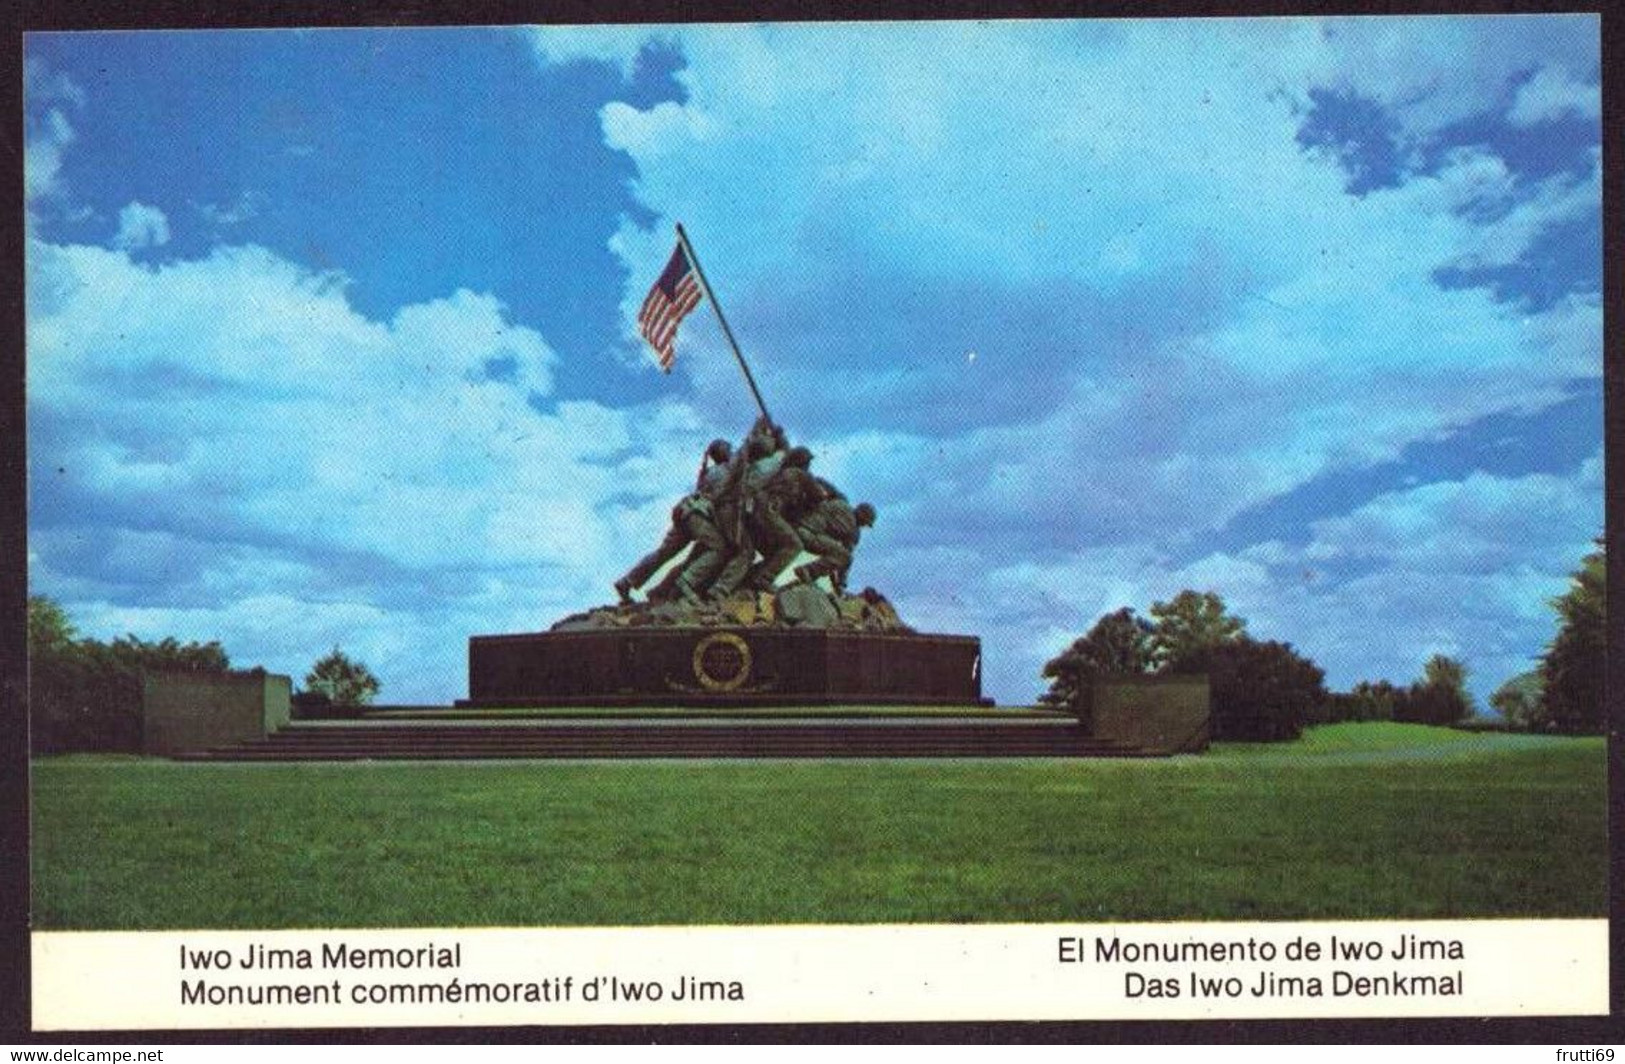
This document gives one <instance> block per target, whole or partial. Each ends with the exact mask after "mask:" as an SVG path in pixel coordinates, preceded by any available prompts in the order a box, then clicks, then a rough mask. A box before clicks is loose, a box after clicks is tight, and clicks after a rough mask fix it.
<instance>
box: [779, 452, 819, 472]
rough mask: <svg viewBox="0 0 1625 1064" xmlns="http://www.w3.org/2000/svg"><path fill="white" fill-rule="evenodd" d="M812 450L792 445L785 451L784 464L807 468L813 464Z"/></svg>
mask: <svg viewBox="0 0 1625 1064" xmlns="http://www.w3.org/2000/svg"><path fill="white" fill-rule="evenodd" d="M812 457H813V455H812V452H811V451H809V450H807V448H805V447H792V448H790V449H789V450H788V451H786V452H785V453H784V464H785V465H787V466H794V467H795V468H797V469H806V468H807V467H808V466H809V465H811V464H812Z"/></svg>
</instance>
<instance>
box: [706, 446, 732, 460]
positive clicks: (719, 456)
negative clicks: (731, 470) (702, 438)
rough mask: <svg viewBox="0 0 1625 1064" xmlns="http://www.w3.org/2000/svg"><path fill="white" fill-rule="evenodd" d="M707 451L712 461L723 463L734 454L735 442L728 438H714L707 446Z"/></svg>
mask: <svg viewBox="0 0 1625 1064" xmlns="http://www.w3.org/2000/svg"><path fill="white" fill-rule="evenodd" d="M705 453H706V455H707V456H708V457H709V458H710V459H711V461H713V462H715V463H717V464H718V465H723V464H725V463H726V462H727V461H728V459H730V458H732V457H733V456H734V449H733V444H731V443H729V442H728V441H727V440H712V441H711V443H710V444H709V445H708V446H707V447H706V448H705Z"/></svg>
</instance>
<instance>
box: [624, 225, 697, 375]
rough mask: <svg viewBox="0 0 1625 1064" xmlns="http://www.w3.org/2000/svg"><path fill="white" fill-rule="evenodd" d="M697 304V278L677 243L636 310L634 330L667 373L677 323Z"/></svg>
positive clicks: (673, 358) (674, 353) (674, 355)
mask: <svg viewBox="0 0 1625 1064" xmlns="http://www.w3.org/2000/svg"><path fill="white" fill-rule="evenodd" d="M699 305H700V284H699V279H698V278H696V277H695V276H694V267H693V265H692V264H691V263H690V262H689V261H688V256H687V255H686V254H684V253H683V247H682V245H681V244H679V245H678V246H677V249H676V250H675V251H673V252H672V253H671V261H670V262H668V263H666V268H665V269H664V270H662V271H661V272H660V279H659V280H657V281H655V283H654V287H653V288H651V289H649V295H648V297H647V298H645V299H644V301H643V309H642V310H640V311H638V332H640V333H642V334H643V338H644V339H645V340H647V341H649V346H650V347H652V348H654V352H655V359H656V361H658V362H659V363H660V368H661V370H662V371H663V372H666V373H670V372H671V364H672V363H673V362H675V361H677V349H676V344H677V324H678V323H679V322H681V321H682V320H683V318H684V316H685V315H687V314H688V312H689V311H691V310H693V309H694V308H695V307H697V306H699Z"/></svg>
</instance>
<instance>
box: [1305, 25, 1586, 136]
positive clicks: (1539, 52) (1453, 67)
mask: <svg viewBox="0 0 1625 1064" xmlns="http://www.w3.org/2000/svg"><path fill="white" fill-rule="evenodd" d="M1320 27H1321V35H1322V40H1321V47H1320V54H1319V55H1318V56H1317V57H1316V58H1317V61H1316V62H1315V63H1314V64H1313V66H1310V67H1308V68H1307V69H1309V70H1311V71H1312V72H1313V77H1314V80H1315V81H1316V82H1317V83H1319V84H1322V85H1325V86H1328V87H1332V88H1337V89H1343V90H1347V91H1354V92H1357V93H1359V94H1360V95H1361V96H1364V97H1365V98H1367V99H1371V100H1375V101H1377V102H1378V103H1381V104H1383V105H1385V106H1386V107H1388V108H1389V109H1390V110H1391V112H1392V113H1393V114H1394V115H1395V117H1396V118H1397V119H1398V121H1399V122H1400V124H1401V126H1402V127H1403V129H1404V131H1405V133H1406V135H1407V137H1408V139H1410V140H1412V141H1426V140H1428V139H1430V138H1432V137H1433V136H1435V135H1436V134H1437V133H1438V132H1439V131H1440V130H1441V129H1443V128H1445V127H1446V126H1449V125H1451V124H1453V123H1456V122H1460V121H1463V120H1465V119H1469V118H1472V117H1475V116H1479V115H1485V114H1490V113H1493V112H1498V111H1499V110H1500V109H1501V108H1503V107H1505V106H1506V105H1507V102H1508V98H1509V96H1511V95H1512V94H1513V93H1514V92H1515V91H1516V93H1517V102H1516V103H1515V104H1514V114H1518V113H1520V112H1522V113H1525V114H1533V113H1539V112H1540V111H1541V110H1542V109H1543V108H1549V107H1550V106H1551V105H1552V104H1553V103H1554V102H1555V103H1560V105H1561V106H1564V107H1567V106H1571V105H1574V106H1585V105H1584V104H1583V103H1580V100H1581V99H1582V98H1583V90H1581V89H1580V88H1579V87H1578V86H1576V85H1575V84H1574V83H1573V82H1572V81H1571V80H1570V77H1571V76H1570V75H1569V74H1568V73H1567V72H1568V71H1570V70H1593V71H1594V70H1596V69H1597V65H1598V62H1599V42H1600V40H1601V36H1600V25H1599V20H1598V18H1597V16H1595V15H1588V14H1577V15H1561V16H1540V17H1539V18H1538V21H1537V20H1536V19H1534V18H1527V17H1519V16H1512V17H1507V16H1501V17H1494V16H1484V17H1473V16H1467V17H1459V16H1437V15H1421V16H1413V17H1410V18H1365V17H1359V18H1335V19H1325V20H1322V21H1321V23H1320ZM1530 71H1536V72H1537V73H1536V74H1535V76H1534V78H1533V79H1532V80H1531V81H1530V82H1528V83H1524V84H1522V86H1521V88H1520V82H1522V81H1523V79H1524V78H1525V77H1526V76H1528V75H1529V73H1530ZM1536 83H1538V84H1536ZM1530 85H1535V88H1534V89H1533V90H1530ZM1525 92H1529V95H1530V99H1529V101H1528V102H1524V95H1525ZM1591 92H1592V94H1593V97H1594V96H1595V93H1596V89H1595V86H1592V88H1591ZM1542 117H1549V114H1543V115H1542Z"/></svg>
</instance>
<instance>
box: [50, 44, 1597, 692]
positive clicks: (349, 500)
mask: <svg viewBox="0 0 1625 1064" xmlns="http://www.w3.org/2000/svg"><path fill="white" fill-rule="evenodd" d="M25 53H26V69H25V105H26V119H27V121H26V133H27V145H26V148H27V151H26V164H25V178H26V185H27V195H28V202H27V227H28V256H29V258H28V283H29V291H28V308H29V309H28V342H29V352H28V358H29V366H28V393H29V394H28V411H29V463H30V466H29V475H30V506H31V509H30V517H29V524H30V545H29V572H30V581H31V587H32V590H33V591H35V592H36V593H45V594H49V595H52V596H54V597H56V598H57V599H59V600H60V601H61V602H63V604H64V605H65V606H66V607H67V608H68V610H69V612H70V614H71V615H72V616H73V617H74V619H75V620H76V622H77V623H78V625H79V627H80V628H81V630H83V631H85V632H86V633H88V634H93V635H98V636H102V637H104V638H105V637H111V636H113V635H117V634H120V633H122V632H126V631H133V632H135V633H137V634H140V635H143V636H148V637H157V636H163V635H177V636H180V637H182V638H196V639H221V640H222V641H223V642H224V643H225V644H226V647H227V649H228V650H229V651H230V652H231V653H232V656H233V659H234V661H236V662H237V663H239V664H244V665H247V664H256V663H257V664H264V665H265V666H267V667H268V668H271V669H273V670H275V671H284V672H289V673H292V674H293V675H294V676H295V677H296V678H297V677H300V676H302V675H303V674H304V672H305V671H306V670H307V669H308V667H309V665H310V663H311V662H313V661H314V660H315V658H316V657H317V656H318V655H320V654H321V653H322V652H324V651H325V650H326V649H327V648H329V647H330V646H332V645H333V644H335V643H337V644H341V645H343V646H344V647H345V648H347V649H348V650H350V651H351V652H352V653H354V654H355V655H356V656H358V657H360V658H361V659H363V660H365V661H366V662H368V663H369V665H371V666H372V667H373V669H374V670H375V671H376V672H377V673H378V674H379V675H380V677H381V678H382V680H383V683H384V691H383V698H384V699H385V700H389V701H446V700H450V699H452V698H455V697H460V696H461V695H463V694H464V693H466V686H465V684H466V677H465V674H464V669H465V660H466V659H465V647H466V639H467V637H468V636H469V635H470V634H474V633H485V632H501V631H534V630H540V629H543V628H546V627H547V626H548V625H549V624H551V623H552V621H554V620H556V619H557V618H558V617H560V616H562V615H564V614H566V613H570V612H574V611H576V610H579V609H583V608H586V607H589V606H592V605H596V604H599V603H602V602H605V601H607V600H608V599H609V598H610V596H611V592H610V590H609V585H610V582H611V581H612V580H613V579H614V578H615V576H617V575H618V574H619V573H620V572H621V571H623V570H624V569H625V568H626V567H627V566H628V565H630V563H631V562H632V561H634V560H635V559H636V558H637V557H638V556H639V555H640V554H641V553H642V552H643V551H645V550H646V549H648V547H649V546H650V545H652V544H653V543H654V542H655V541H656V540H657V539H658V538H659V536H660V534H661V533H662V531H663V529H664V524H665V521H666V514H667V511H668V510H669V508H670V505H671V502H672V500H673V498H674V497H675V496H676V495H678V494H680V492H681V490H682V485H683V484H684V483H685V482H686V481H687V480H688V478H689V477H691V476H692V470H693V468H694V466H695V464H696V462H697V460H698V455H699V453H700V450H701V449H702V447H703V446H704V443H705V441H707V440H709V439H710V438H712V437H713V436H719V435H720V436H738V435H740V434H741V433H742V432H743V430H744V429H745V428H746V427H747V425H748V423H749V421H750V418H751V416H752V413H753V406H752V403H751V400H750V398H749V394H748V392H747V391H746V389H745V387H744V385H743V383H742V381H741V380H740V377H739V374H738V371H737V369H736V367H735V366H734V364H733V361H732V359H731V357H730V356H729V355H728V353H727V349H726V347H725V345H724V343H723V340H722V338H721V336H720V332H719V330H718V329H717V327H716V325H715V323H714V320H713V319H712V318H711V317H710V316H709V315H708V314H706V313H703V312H702V313H699V314H696V315H695V316H694V317H693V318H691V319H690V320H689V321H688V322H686V323H685V324H684V327H683V332H682V335H681V336H680V338H679V341H678V364H677V369H676V371H675V372H674V373H673V374H672V375H671V376H669V377H667V376H662V375H661V374H659V373H658V372H657V371H656V369H655V367H654V363H653V361H652V359H651V358H650V357H649V356H648V354H647V352H646V351H645V350H643V349H642V348H641V347H640V345H639V342H638V341H637V339H636V337H635V334H634V333H633V331H632V324H631V323H632V320H633V316H634V314H635V312H636V308H637V306H638V304H639V303H640V302H641V300H642V297H643V293H644V292H645V291H646V290H647V288H648V285H649V284H650V282H651V281H652V280H653V277H654V275H655V274H656V273H657V272H658V271H659V269H660V268H661V266H662V265H663V264H664V262H665V259H666V256H667V255H668V254H669V252H670V246H671V242H672V224H673V222H675V221H681V222H683V223H684V225H685V227H686V228H687V229H688V231H689V233H690V234H691V236H692V238H693V239H694V241H695V244H696V246H697V249H698V251H699V253H700V255H701V256H702V258H703V260H704V261H705V264H706V266H707V270H708V272H709V273H710V274H711V280H712V282H713V284H714V286H715V288H716V289H717V292H718V295H719V297H720V298H721V299H722V300H723V303H724V307H725V309H726V310H727V312H728V316H729V319H730V323H731V324H732V325H733V326H734V330H735V332H736V334H737V335H738V336H739V338H740V341H741V343H742V344H743V346H744V347H745V348H746V351H747V353H748V355H749V356H750V357H751V359H752V362H753V368H754V369H755V371H756V374H757V377H758V380H759V382H760V384H761V387H762V389H763V392H764V394H765V395H766V398H767V401H768V403H769V405H770V407H771V408H772V410H773V412H774V414H775V416H776V417H777V418H778V419H779V420H780V421H782V422H783V423H784V424H785V425H786V426H787V427H788V429H789V431H790V434H791V435H792V436H793V437H795V438H796V439H798V440H800V441H804V442H806V443H807V444H808V445H810V446H811V447H812V448H813V449H814V450H815V452H816V453H817V455H818V457H817V459H816V461H815V466H814V468H815V470H821V471H822V472H824V473H825V474H826V475H828V476H830V477H831V478H832V479H834V480H835V481H837V482H838V483H840V484H841V485H842V486H843V487H845V488H846V489H847V490H848V491H849V493H850V494H852V495H854V496H855V497H858V498H865V499H869V500H871V501H873V502H874V503H875V504H876V505H877V507H878V508H879V511H880V519H879V522H878V524H877V526H876V527H875V528H874V529H873V530H872V531H871V532H870V533H869V534H868V535H866V537H865V541H864V545H863V547H862V549H861V551H860V553H859V556H858V560H857V562H856V564H855V567H854V572H853V579H854V581H855V582H856V583H858V584H860V585H862V584H871V585H873V586H875V587H877V588H879V589H880V590H881V591H883V592H884V593H885V594H887V595H888V596H889V597H890V598H891V599H892V600H893V601H894V602H895V603H896V604H897V606H898V608H899V610H900V611H901V613H902V614H903V616H904V618H905V620H908V621H909V622H911V623H913V624H914V625H915V626H916V627H918V628H921V629H923V630H928V631H945V632H966V633H974V634H977V635H980V636H981V637H982V639H983V641H984V657H985V660H986V685H987V688H988V691H989V693H990V694H991V695H993V696H994V697H996V698H997V699H999V700H1000V701H1001V702H1006V703H1022V702H1027V701H1030V700H1031V699H1032V698H1033V697H1035V696H1036V695H1037V694H1038V692H1039V691H1040V690H1042V687H1043V684H1042V682H1041V681H1040V679H1039V677H1038V670H1039V668H1040V667H1041V666H1042V664H1043V662H1044V661H1045V659H1047V658H1048V657H1050V656H1051V655H1053V654H1054V653H1056V652H1057V651H1058V650H1060V649H1061V648H1062V647H1064V646H1065V645H1066V644H1067V643H1068V642H1069V641H1070V640H1071V639H1073V638H1075V637H1076V636H1077V635H1078V634H1080V633H1081V632H1083V631H1084V630H1086V629H1087V628H1088V627H1089V626H1090V624H1092V623H1093V621H1094V619H1095V618H1096V617H1098V616H1099V615H1100V614H1102V613H1105V612H1109V611H1111V610H1113V609H1116V608H1117V607H1119V606H1123V605H1133V606H1135V607H1137V608H1138V609H1140V610H1141V611H1142V612H1144V611H1145V610H1146V608H1147V607H1148V606H1149V605H1150V603H1151V602H1152V601H1153V600H1156V599H1159V598H1167V597H1169V596H1171V595H1172V594H1174V593H1175V592H1177V591H1178V590H1180V589H1181V588H1185V587H1190V588H1196V589H1201V590H1213V591H1216V592H1218V593H1219V594H1220V595H1221V596H1223V597H1224V599H1225V600H1226V602H1228V603H1229V604H1230V606H1231V607H1232V609H1233V610H1234V611H1235V612H1236V613H1238V614H1240V615H1241V616H1243V617H1245V618H1246V619H1247V621H1248V624H1249V628H1250V629H1251V630H1252V631H1253V633H1254V634H1256V635H1257V636H1259V637H1261V638H1272V639H1281V640H1286V641H1289V642H1291V643H1293V644H1294V645H1295V646H1297V647H1298V648H1299V649H1300V650H1301V651H1303V652H1304V653H1305V654H1307V655H1309V656H1310V657H1312V658H1313V659H1314V660H1315V661H1317V662H1318V663H1320V664H1321V665H1322V666H1323V667H1325V668H1326V670H1327V672H1328V681H1329V683H1330V684H1331V685H1333V686H1334V687H1339V688H1343V687H1347V686H1349V685H1351V684H1353V683H1354V682H1356V681H1358V680H1361V679H1380V678H1387V679H1390V680H1393V681H1395V682H1407V681H1409V680H1411V679H1413V678H1415V677H1416V676H1417V675H1419V673H1420V670H1421V665H1422V663H1423V661H1425V660H1426V659H1427V658H1428V657H1429V656H1431V655H1433V654H1435V653H1445V654H1451V655H1454V656H1457V657H1460V658H1462V659H1463V660H1465V662H1466V663H1467V665H1468V667H1469V670H1470V686H1471V687H1472V688H1473V690H1474V692H1475V693H1476V694H1477V696H1478V697H1479V699H1480V701H1481V702H1482V701H1483V700H1484V699H1485V698H1487V696H1488V694H1489V693H1490V692H1491V691H1493V690H1494V689H1495V687H1496V686H1498V685H1499V684H1500V683H1501V682H1502V681H1504V680H1505V679H1507V678H1508V677H1510V676H1511V675H1514V674H1515V673H1518V672H1521V671H1523V670H1525V669H1526V668H1528V667H1530V666H1531V665H1532V663H1533V661H1534V659H1535V657H1536V656H1537V655H1538V654H1539V653H1540V652H1541V650H1542V648H1543V647H1544V645H1545V643H1546V642H1547V641H1548V640H1549V639H1550V638H1551V636H1552V634H1553V631H1554V621H1553V616H1552V613H1551V610H1550V608H1549V607H1548V605H1547V601H1548V600H1549V599H1550V598H1551V597H1552V596H1554V595H1556V594H1559V593H1560V592H1561V591H1562V590H1563V588H1564V587H1565V585H1566V581H1567V576H1568V573H1569V572H1570V571H1572V570H1573V569H1574V568H1575V566H1576V565H1577V564H1578V562H1579V560H1580V558H1581V557H1582V556H1583V555H1584V554H1585V553H1586V552H1587V551H1588V549H1590V546H1591V541H1592V540H1593V539H1594V538H1595V537H1596V536H1598V535H1599V534H1600V533H1601V530H1602V519H1603V518H1602V511H1603V459H1602V412H1601V411H1602V394H1601V392H1602V389H1601V370H1602V355H1601V350H1602V346H1601V345H1602V337H1601V322H1602V311H1601V298H1600V288H1601V278H1600V272H1601V250H1600V248H1601V219H1600V171H1599V164H1598V160H1599V154H1600V130H1599V117H1598V116H1599V111H1600V104H1599V91H1598V80H1599V69H1598V26H1597V21H1596V19H1595V18H1594V17H1588V16H1518V17H1475V18H1466V17H1409V18H1358V19H1321V20H1315V19H1259V20H1193V21H1181V20H1161V21H1145V22H1137V21H1080V22H996V23H980V24H979V23H916V24H902V23H893V24H858V23H853V24H818V25H811V24H808V25H757V26H658V27H637V26H626V27H585V28H522V27H510V28H484V29H467V30H465V29H381V30H316V31H308V32H296V31H258V32H248V31H232V32H147V33H75V34H36V35H31V36H30V37H28V38H27V39H26V42H25Z"/></svg>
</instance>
